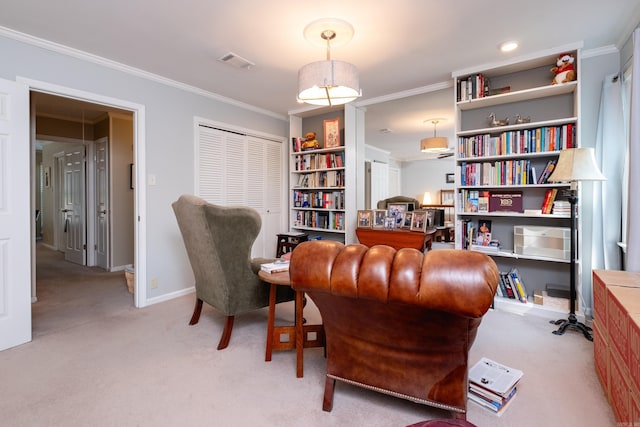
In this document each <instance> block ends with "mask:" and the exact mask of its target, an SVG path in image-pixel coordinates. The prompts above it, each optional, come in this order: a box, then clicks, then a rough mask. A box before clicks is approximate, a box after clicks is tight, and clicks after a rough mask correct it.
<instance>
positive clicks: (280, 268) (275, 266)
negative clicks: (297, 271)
mask: <svg viewBox="0 0 640 427" xmlns="http://www.w3.org/2000/svg"><path fill="white" fill-rule="evenodd" d="M260 270H262V271H266V272H267V273H282V272H284V271H289V261H288V260H282V259H277V260H275V261H274V262H268V263H266V264H260Z"/></svg>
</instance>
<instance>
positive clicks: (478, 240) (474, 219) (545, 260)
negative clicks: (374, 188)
mask: <svg viewBox="0 0 640 427" xmlns="http://www.w3.org/2000/svg"><path fill="white" fill-rule="evenodd" d="M565 49H566V48H565ZM565 49H563V50H562V51H558V52H554V51H552V50H549V51H547V52H545V53H544V54H543V55H540V56H539V57H535V58H534V57H529V59H527V60H523V61H521V62H518V63H515V62H504V63H503V64H493V65H492V66H491V67H490V68H489V67H487V68H485V69H482V68H478V69H476V70H471V69H469V70H465V71H464V72H460V73H455V72H454V73H453V74H452V77H453V78H454V86H455V89H454V106H455V117H454V120H455V129H456V137H457V139H458V141H457V144H456V155H455V159H456V198H455V225H456V230H455V235H456V241H455V245H456V249H467V250H474V251H477V252H482V253H485V254H487V255H489V256H490V257H492V258H493V260H494V261H495V262H496V264H497V265H498V267H499V269H500V270H501V271H507V272H508V271H510V270H511V269H513V268H517V270H518V271H519V272H520V274H521V275H522V277H523V281H524V282H525V283H526V291H527V293H528V296H529V297H531V296H532V295H533V292H534V291H535V290H544V289H545V288H546V287H547V286H548V285H550V284H553V285H563V284H566V285H567V286H568V283H569V268H568V265H569V264H570V261H569V260H566V259H562V258H558V257H561V255H556V254H554V253H553V250H550V251H540V252H538V251H535V252H534V253H536V255H535V256H533V255H521V254H516V253H514V251H513V249H512V248H514V242H515V241H516V237H515V236H514V234H515V232H516V229H517V230H519V232H520V231H522V230H523V229H526V232H527V233H529V232H533V230H535V229H536V228H540V227H543V228H549V229H551V230H554V231H555V230H557V229H558V228H562V229H564V228H567V227H569V225H570V215H569V214H564V213H563V214H548V213H546V214H543V213H539V212H540V211H541V209H542V208H543V207H546V206H551V205H548V204H547V201H548V200H549V199H550V198H549V196H548V195H547V194H548V193H549V194H553V196H554V197H556V200H558V199H559V198H562V197H563V196H562V195H563V192H562V191H560V190H563V189H567V188H568V187H569V186H568V184H563V183H553V182H549V181H548V176H549V175H550V173H551V172H552V170H553V167H554V166H555V165H554V162H555V161H557V158H558V156H559V153H560V151H561V150H563V149H566V148H571V147H578V146H580V144H579V137H580V132H579V127H580V123H579V114H578V105H579V99H578V98H579V94H580V90H579V85H580V83H579V81H573V82H569V83H565V84H560V85H551V84H550V83H551V81H552V78H553V75H552V73H550V71H549V70H550V68H551V67H553V66H554V65H555V61H556V58H557V56H558V55H559V54H561V53H564V52H565ZM571 53H572V54H573V56H574V58H575V60H576V65H577V68H578V69H579V64H578V60H579V46H576V49H575V50H573V51H571ZM578 77H579V74H578ZM493 93H497V94H493ZM490 116H491V118H490ZM516 116H520V117H526V118H528V119H529V121H528V123H515V120H514V117H516ZM503 118H508V119H509V123H510V124H507V125H506V126H495V127H492V126H490V123H492V120H493V119H503ZM556 190H558V191H556ZM503 203H504V204H503ZM510 203H513V205H511V204H510ZM502 209H504V210H502ZM480 211H483V212H480ZM481 228H484V231H482V232H481V231H480V230H481ZM487 229H488V231H486V230H487ZM458 236H460V238H458ZM518 237H519V238H521V234H519V235H518ZM489 241H491V243H488V242H489ZM496 241H497V242H496ZM482 242H484V244H485V245H497V244H499V246H500V250H483V249H480V248H479V246H481V245H482ZM472 246H475V247H472ZM518 252H521V251H520V250H518ZM547 254H550V255H551V256H541V255H547ZM556 256H558V257H556ZM496 302H497V304H496V305H497V306H502V307H507V308H508V309H510V310H514V309H515V308H517V309H518V310H519V311H530V310H532V309H533V310H534V311H542V312H548V311H549V310H548V308H547V307H543V306H535V307H534V304H533V303H532V302H530V303H528V304H523V303H521V302H517V301H513V300H509V299H508V298H502V297H497V298H496ZM553 314H554V315H555V314H557V313H553Z"/></svg>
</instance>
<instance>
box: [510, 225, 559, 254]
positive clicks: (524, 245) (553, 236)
mask: <svg viewBox="0 0 640 427" xmlns="http://www.w3.org/2000/svg"><path fill="white" fill-rule="evenodd" d="M513 252H514V253H516V254H518V255H531V256H542V257H549V258H557V259H563V260H571V229H570V228H566V227H539V226H534V225H517V226H515V227H513Z"/></svg>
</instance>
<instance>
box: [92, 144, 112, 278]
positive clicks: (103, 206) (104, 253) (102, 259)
mask: <svg viewBox="0 0 640 427" xmlns="http://www.w3.org/2000/svg"><path fill="white" fill-rule="evenodd" d="M95 156H96V162H95V175H96V176H95V185H96V191H95V201H96V209H95V212H96V221H95V224H96V234H95V236H96V240H95V245H96V246H95V260H96V265H97V266H98V267H101V268H104V269H105V270H108V269H109V212H110V210H111V209H110V207H109V149H108V142H107V138H101V139H99V140H98V141H96V142H95Z"/></svg>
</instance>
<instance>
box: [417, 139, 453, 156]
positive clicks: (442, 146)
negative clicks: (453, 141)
mask: <svg viewBox="0 0 640 427" xmlns="http://www.w3.org/2000/svg"><path fill="white" fill-rule="evenodd" d="M447 150H449V141H447V138H445V137H443V136H433V137H431V138H424V139H422V140H420V151H422V152H423V153H442V152H443V151H447Z"/></svg>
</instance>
